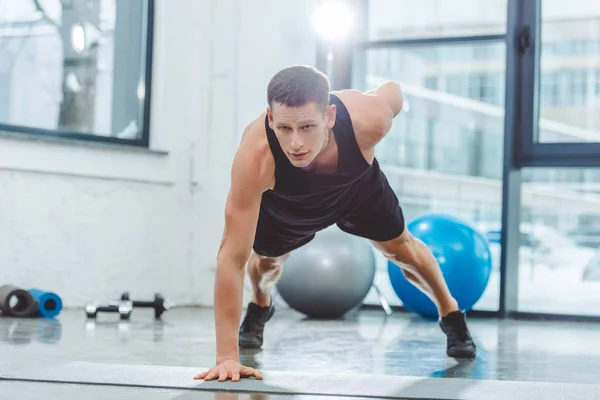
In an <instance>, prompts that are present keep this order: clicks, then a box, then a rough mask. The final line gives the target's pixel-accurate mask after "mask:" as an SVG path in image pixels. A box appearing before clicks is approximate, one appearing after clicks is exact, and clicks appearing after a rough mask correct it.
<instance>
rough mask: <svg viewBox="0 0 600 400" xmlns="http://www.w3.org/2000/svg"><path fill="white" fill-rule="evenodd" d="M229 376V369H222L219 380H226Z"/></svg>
mask: <svg viewBox="0 0 600 400" xmlns="http://www.w3.org/2000/svg"><path fill="white" fill-rule="evenodd" d="M227 378H229V371H227V370H225V371H221V374H220V375H219V382H225V381H226V380H227Z"/></svg>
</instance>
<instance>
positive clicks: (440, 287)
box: [371, 229, 477, 358]
mask: <svg viewBox="0 0 600 400" xmlns="http://www.w3.org/2000/svg"><path fill="white" fill-rule="evenodd" d="M371 242H372V243H373V245H374V246H375V247H376V248H377V249H378V250H379V251H380V252H381V253H382V254H383V255H384V256H385V257H386V258H387V259H388V260H390V261H392V262H393V263H395V264H396V265H398V267H399V268H400V269H401V270H402V273H403V274H404V276H405V277H406V279H407V280H408V281H409V282H411V283H412V284H413V285H415V286H416V287H417V288H419V289H420V290H421V291H422V292H423V293H425V294H426V295H427V296H428V297H429V298H430V299H431V300H432V301H433V302H434V304H435V305H436V306H437V309H438V313H439V315H440V320H439V324H440V327H441V329H442V331H443V332H444V333H445V334H446V335H447V337H448V342H447V351H446V352H447V354H448V356H450V357H457V358H473V357H475V354H476V351H477V348H476V346H475V343H474V342H473V339H472V338H471V334H470V332H469V329H468V328H467V324H466V319H465V315H464V314H463V312H462V311H460V310H459V308H458V302H457V301H456V299H454V297H452V295H451V294H450V291H449V290H448V286H447V285H446V281H445V280H444V276H443V275H442V271H441V269H440V267H439V265H438V263H437V261H436V259H435V257H434V256H433V254H432V252H431V250H430V249H429V248H428V247H427V246H426V245H425V243H423V242H422V241H421V240H419V239H417V238H415V237H414V236H412V235H411V234H410V232H409V231H408V230H406V229H405V230H404V232H403V233H402V234H401V235H400V236H398V237H396V238H394V239H391V240H386V241H374V240H372V241H371Z"/></svg>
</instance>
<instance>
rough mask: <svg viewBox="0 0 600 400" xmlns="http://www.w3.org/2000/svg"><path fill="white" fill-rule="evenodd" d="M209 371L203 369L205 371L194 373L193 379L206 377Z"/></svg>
mask: <svg viewBox="0 0 600 400" xmlns="http://www.w3.org/2000/svg"><path fill="white" fill-rule="evenodd" d="M209 372H210V371H205V372H203V373H201V374H198V375H196V376H195V377H194V379H204V378H206V376H207V375H208V373H209Z"/></svg>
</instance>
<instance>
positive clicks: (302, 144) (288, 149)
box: [267, 103, 336, 168]
mask: <svg viewBox="0 0 600 400" xmlns="http://www.w3.org/2000/svg"><path fill="white" fill-rule="evenodd" d="M267 113H268V115H269V126H270V127H271V129H273V131H275V135H276V136H277V139H278V140H279V144H280V146H281V148H282V149H283V152H284V153H285V155H286V156H287V157H288V159H289V160H290V162H291V163H292V165H294V166H295V167H300V168H303V167H306V166H308V165H309V164H310V163H311V162H312V161H313V160H314V159H315V158H316V157H317V156H318V155H319V153H320V152H321V150H322V149H323V147H324V146H325V145H326V143H327V137H328V133H329V130H330V129H331V128H333V125H334V124H335V114H336V109H335V105H330V106H329V107H328V108H327V109H326V110H323V109H320V108H319V106H318V105H317V104H316V103H309V104H306V105H304V106H301V107H287V106H285V105H283V104H280V103H275V104H273V108H269V109H267Z"/></svg>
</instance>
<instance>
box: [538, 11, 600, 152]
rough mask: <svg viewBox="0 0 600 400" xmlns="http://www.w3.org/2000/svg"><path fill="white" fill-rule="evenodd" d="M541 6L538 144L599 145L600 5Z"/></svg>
mask: <svg viewBox="0 0 600 400" xmlns="http://www.w3.org/2000/svg"><path fill="white" fill-rule="evenodd" d="M541 5H542V21H541V33H542V34H541V42H542V46H541V62H540V65H541V67H540V68H541V71H540V72H541V74H540V77H541V78H540V89H541V90H540V97H541V99H540V129H539V135H538V142H540V143H558V142H580V143H581V142H592V143H598V142H600V90H599V88H600V79H599V78H600V75H599V72H598V70H599V67H598V56H599V55H600V3H598V2H593V1H592V2H589V1H586V0H573V1H569V4H568V6H565V1H563V0H542V2H541ZM557 130H561V131H562V133H561V134H557V132H556V131H557Z"/></svg>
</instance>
